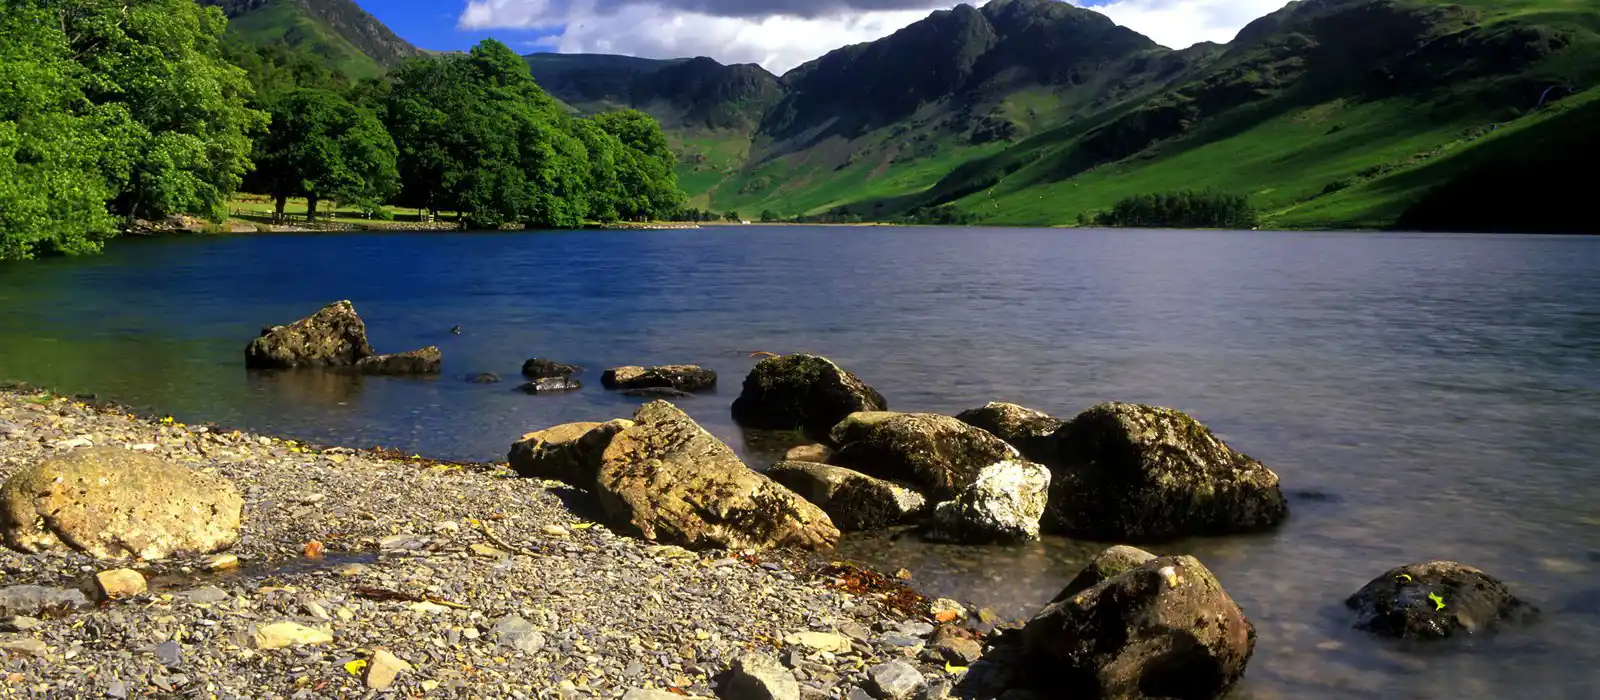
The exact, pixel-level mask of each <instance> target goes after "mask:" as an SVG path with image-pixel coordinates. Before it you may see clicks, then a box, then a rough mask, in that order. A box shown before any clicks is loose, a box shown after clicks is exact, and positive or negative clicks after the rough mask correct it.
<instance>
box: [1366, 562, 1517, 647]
mask: <svg viewBox="0 0 1600 700" xmlns="http://www.w3.org/2000/svg"><path fill="white" fill-rule="evenodd" d="M1345 605H1346V606H1348V607H1349V608H1350V609H1352V610H1354V611H1356V622H1355V626H1356V629H1361V630H1366V631H1369V632H1373V633H1375V634H1379V635H1382V636H1385V637H1394V638H1397V639H1417V640H1430V639H1445V638H1448V637H1453V636H1455V635H1456V634H1477V633H1481V632H1491V631H1494V630H1496V629H1499V628H1500V627H1502V626H1504V625H1506V624H1508V623H1516V622H1523V621H1528V620H1531V619H1533V618H1535V617H1537V616H1538V614H1539V610H1538V608H1536V607H1534V606H1533V605H1531V604H1529V603H1527V602H1526V601H1524V600H1522V599H1520V598H1518V597H1516V596H1514V595H1512V594H1511V590H1510V589H1508V588H1506V585H1505V584H1504V583H1501V582H1500V581H1499V580H1497V579H1495V578H1494V577H1492V576H1490V575H1488V574H1486V573H1484V572H1482V571H1479V570H1478V569H1475V568H1472V567H1470V566H1467V565H1466V564H1460V563H1457V562H1453V561H1430V562H1427V563H1424V564H1411V565H1409V566H1402V567H1398V568H1395V569H1390V570H1389V571H1388V572H1386V573H1384V574H1383V575H1382V576H1379V577H1377V578H1375V579H1373V580H1372V581H1371V582H1370V583H1368V584H1367V585H1366V586H1363V587H1362V588H1361V590H1359V591H1356V593H1355V594H1354V595H1352V596H1350V597H1349V599H1347V600H1345Z"/></svg>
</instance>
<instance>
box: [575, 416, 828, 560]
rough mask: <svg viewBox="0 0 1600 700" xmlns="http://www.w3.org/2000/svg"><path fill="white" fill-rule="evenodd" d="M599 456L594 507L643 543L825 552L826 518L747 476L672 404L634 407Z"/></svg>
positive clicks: (734, 458) (772, 485)
mask: <svg viewBox="0 0 1600 700" xmlns="http://www.w3.org/2000/svg"><path fill="white" fill-rule="evenodd" d="M633 420H634V423H635V425H634V426H633V427H630V428H627V429H625V430H623V431H621V432H619V433H617V434H616V435H615V436H613V437H612V438H611V444H609V445H608V446H607V447H606V449H605V452H604V454H603V455H602V457H601V462H600V472H599V478H598V479H597V482H598V493H599V496H600V503H601V505H602V506H603V507H604V509H605V511H606V513H607V514H608V516H609V517H610V518H611V519H612V520H613V521H614V522H616V523H617V524H619V525H621V526H624V527H627V528H629V529H632V530H635V531H637V532H638V533H640V534H641V535H643V536H644V538H645V539H648V540H652V541H657V542H662V543H665V544H676V545H681V546H684V547H691V548H697V547H698V548H705V547H717V548H726V549H746V548H758V549H759V548H769V547H799V548H804V549H829V548H832V547H833V546H834V545H835V544H837V543H838V541H839V530H838V529H837V528H835V527H834V526H833V522H832V521H831V520H829V519H828V515H827V513H824V512H822V510H821V509H819V508H817V507H816V506H814V505H812V504H810V503H808V502H806V500H805V499H803V498H801V497H800V496H798V495H796V494H795V493H794V492H793V491H790V490H789V489H786V488H784V487H783V486H782V485H780V484H778V482H776V481H773V480H771V479H769V478H767V477H765V476H763V475H761V474H757V473H756V472H754V471H751V469H750V468H749V467H746V466H745V465H744V463H743V462H741V461H739V457H738V456H737V455H735V454H734V452H733V450H731V449H729V448H728V446H727V445H724V444H723V443H722V441H721V440H718V439H717V438H715V437H713V436H712V435H711V433H708V432H706V431H705V430H704V429H703V428H701V427H700V426H699V425H698V424H696V423H695V422H694V420H693V419H691V418H689V416H688V415H685V414H684V412H683V411H681V410H679V409H678V407H676V406H673V405H672V404H670V403H668V402H666V401H653V402H651V403H648V404H645V405H644V406H641V407H639V411H638V412H637V413H636V414H634V419H633Z"/></svg>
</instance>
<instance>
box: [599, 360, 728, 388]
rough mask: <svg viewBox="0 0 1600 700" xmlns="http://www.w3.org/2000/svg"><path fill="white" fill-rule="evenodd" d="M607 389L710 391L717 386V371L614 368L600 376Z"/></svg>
mask: <svg viewBox="0 0 1600 700" xmlns="http://www.w3.org/2000/svg"><path fill="white" fill-rule="evenodd" d="M600 383H601V384H602V385H604V386H605V388H607V389H656V388H665V389H677V390H678V391H709V390H711V389H713V388H715V387H716V386H717V373H716V372H713V371H711V370H709V369H706V368H704V367H700V366H698V365H662V366H660V367H633V366H629V367H614V368H612V369H608V370H606V373H605V374H603V375H600Z"/></svg>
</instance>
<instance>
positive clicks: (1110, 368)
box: [0, 226, 1600, 698]
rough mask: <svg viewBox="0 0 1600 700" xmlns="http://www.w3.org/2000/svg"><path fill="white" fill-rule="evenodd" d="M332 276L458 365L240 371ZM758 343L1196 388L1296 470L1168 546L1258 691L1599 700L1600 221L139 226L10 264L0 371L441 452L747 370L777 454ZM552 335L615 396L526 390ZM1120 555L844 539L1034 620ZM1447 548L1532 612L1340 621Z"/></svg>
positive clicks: (1107, 384) (981, 397) (943, 365)
mask: <svg viewBox="0 0 1600 700" xmlns="http://www.w3.org/2000/svg"><path fill="white" fill-rule="evenodd" d="M341 298H348V299H351V300H353V301H354V302H355V304H356V306H357V308H358V309H359V310H360V311H361V314H362V316H363V317H364V318H365V319H366V321H367V324H368V328H369V330H370V332H371V336H372V339H373V343H374V345H375V346H377V347H378V349H379V350H380V351H398V350H405V349H410V348H413V347H418V346H421V345H428V344H438V345H440V346H441V347H442V348H443V350H444V353H445V368H446V376H444V377H442V378H440V379H437V380H404V379H374V378H366V379H361V378H349V377H341V376H337V375H324V374H317V373H290V374H276V375H273V374H251V373H247V372H245V371H244V369H243V368H242V364H243V363H242V350H243V347H244V345H245V344H246V343H247V342H248V341H249V340H250V339H251V338H252V337H253V336H255V335H256V334H257V332H258V330H259V328H260V327H261V326H262V325H264V324H275V323H284V322H288V321H292V320H294V319H296V318H299V317H301V316H304V315H306V314H307V313H310V312H311V311H313V310H315V309H316V308H317V307H319V306H320V305H322V304H323V303H326V302H328V301H331V300H334V299H341ZM454 325H460V326H462V327H463V329H464V330H465V332H464V333H463V334H462V335H460V336H453V335H451V334H450V333H449V331H448V329H449V328H450V327H451V326H454ZM757 350H762V351H770V352H779V353H787V352H796V351H813V352H818V353H821V354H825V355H828V356H829V357H832V358H834V359H835V360H837V361H838V362H840V363H841V364H843V365H844V366H846V367H848V368H850V369H852V370H854V371H855V372H856V373H857V374H859V375H860V376H861V377H862V378H863V379H865V380H866V381H868V382H869V383H871V384H873V385H874V386H875V387H877V388H878V389H879V390H880V391H882V392H883V393H884V395H885V396H887V397H888V399H889V402H890V404H891V407H892V408H895V409H898V410H923V411H937V412H954V411H959V410H962V409H965V408H970V407H973V406H978V405H982V404H983V403H985V402H987V401H991V400H1005V401H1013V402H1017V403H1021V404H1024V405H1027V406H1031V407H1034V408H1038V409H1041V410H1046V411H1049V412H1051V413H1054V414H1056V415H1060V416H1063V417H1066V416H1070V415H1072V414H1073V413H1075V412H1077V411H1079V410H1082V409H1083V408H1086V407H1088V406H1089V405H1092V404H1093V403H1095V402H1097V401H1102V400H1108V399H1116V400H1122V401H1138V402H1145V403H1156V404H1162V405H1168V406H1173V407H1176V408H1180V409H1183V410H1185V411H1188V412H1190V413H1191V414H1193V415H1194V416H1196V417H1197V418H1198V419H1200V420H1201V421H1203V422H1205V423H1207V424H1208V425H1210V426H1211V427H1212V428H1213V429H1215V430H1216V431H1217V432H1218V433H1220V434H1221V435H1222V436H1223V437H1224V439H1226V440H1227V441H1229V442H1230V444H1232V445H1234V446H1235V447H1236V448H1238V449H1240V450H1243V451H1245V452H1247V453H1249V454H1251V455H1252V456H1254V457H1256V458H1258V459H1260V460H1262V461H1263V462H1265V463H1266V464H1268V465H1269V466H1271V467H1273V468H1274V469H1275V470H1276V471H1277V472H1278V473H1279V475H1280V476H1281V477H1282V480H1283V483H1284V485H1285V489H1286V490H1287V491H1290V492H1294V493H1295V494H1297V495H1295V496H1293V497H1292V498H1291V503H1292V515H1291V518H1290V520H1289V521H1288V523H1287V524H1286V525H1285V526H1284V527H1283V528H1281V529H1280V530H1278V531H1277V532H1274V533H1271V534H1267V535H1260V536H1252V537H1234V538H1220V539H1209V540H1202V541H1191V542H1180V543H1174V544H1172V545H1169V546H1167V547H1164V548H1160V549H1161V551H1168V552H1191V553H1194V554H1196V555H1197V556H1199V557H1200V558H1201V559H1202V560H1203V561H1204V562H1206V564H1207V565H1208V566H1209V567H1211V568H1212V569H1213V570H1214V571H1216V573H1217V574H1218V576H1219V577H1220V579H1221V580H1222V582H1223V584H1224V585H1225V586H1226V587H1227V589H1228V591H1229V592H1230V593H1231V594H1232V595H1233V597H1234V598H1235V599H1237V600H1238V601H1239V603H1240V605H1241V606H1243V607H1244V609H1245V611H1246V613H1247V614H1248V615H1249V616H1250V618H1251V619H1252V620H1253V621H1254V622H1255V623H1256V625H1257V628H1258V632H1259V634H1260V638H1259V643H1258V646H1257V649H1256V655H1255V658H1254V659H1253V660H1252V662H1251V665H1250V670H1249V673H1248V674H1247V676H1246V680H1245V682H1244V683H1243V684H1242V686H1241V688H1240V689H1239V690H1238V691H1237V692H1236V695H1235V697H1244V698H1345V697H1357V698H1366V697H1371V698H1394V697H1408V698H1409V697H1416V698H1450V697H1472V698H1594V697H1600V506H1597V505H1596V504H1597V503H1600V485H1597V482H1596V479H1595V469H1596V463H1597V461H1600V238H1593V239H1585V238H1564V237H1531V236H1530V237H1522V236H1516V237H1512V236H1504V237H1501V236H1450V235H1399V234H1384V235H1373V234H1337V233H1316V234H1306V233H1298V234H1287V233H1268V232H1250V233H1247V232H1240V233H1216V232H1182V231H1138V232H1136V231H1046V230H965V231H963V230H938V229H901V230H895V229H867V230H863V229H808V228H798V227H785V228H763V227H758V226H750V227H739V228H737V229H711V230H705V231H672V232H607V233H597V232H580V233H548V234H482V235H460V234H454V235H440V234H343V235H281V236H276V235H275V236H248V237H216V238H212V237H191V238H173V239H157V240H130V241H118V242H116V243H113V244H112V245H111V246H110V250H109V252H108V254H107V255H105V256H103V257H98V258H89V259H82V260H47V261H42V262H36V263H29V264H25V265H9V266H0V378H7V379H22V380H27V381H31V382H36V383H40V384H44V385H48V386H52V387H55V388H58V389H62V390H67V391H85V392H95V393H98V394H99V395H101V396H103V397H107V398H113V399H116V400H119V401H123V402H126V403H129V404H133V405H136V406H149V407H154V408H158V409H160V410H161V411H163V412H169V413H172V414H174V415H176V416H177V417H178V418H179V419H180V420H184V421H187V422H205V421H214V422H219V423H223V424H225V425H231V426H238V427H245V428H250V429H255V430H261V431H268V432H274V433H280V434H285V435H289V436H293V437H297V438H301V439H310V440H316V441H322V442H326V443H333V444H347V445H357V446H371V445H374V444H382V445H384V446H394V447H399V448H401V449H404V450H406V451H408V452H410V451H418V452H423V453H426V454H429V455H431V456H437V457H441V458H459V459H499V458H503V456H504V454H505V450H506V448H507V447H508V446H509V445H510V443H511V442H512V440H514V439H515V438H516V437H517V436H518V435H520V434H522V433H523V432H526V431H528V430H532V429H537V428H541V427H545V426H548V425H552V424H555V423H562V422H567V421H573V420H604V419H607V418H611V417H616V416H621V415H627V414H629V413H631V411H632V407H633V406H634V405H637V404H638V403H640V401H638V400H634V399H627V398H624V397H621V396H618V395H615V394H610V393H607V392H604V391H602V390H600V388H599V387H598V383H599V382H598V379H599V370H600V369H603V368H605V367H608V366H615V365H621V364H664V363H678V362H693V363H699V364H703V365H706V366H708V367H711V368H712V369H715V370H717V371H718V372H719V373H721V375H722V381H723V385H722V387H721V389H720V390H719V391H717V392H716V393H713V394H709V395H703V396H698V397H695V398H691V399H686V400H684V401H682V402H680V405H681V406H682V407H683V408H684V409H685V410H687V411H689V412H690V414H691V415H693V416H694V417H695V418H696V419H697V420H699V421H701V422H702V423H703V424H704V425H706V427H707V428H708V429H710V430H712V431H713V432H715V433H717V434H718V435H719V436H721V437H723V438H724V439H726V440H728V441H729V443H730V444H732V445H734V446H735V448H737V449H740V450H741V451H743V452H744V453H745V454H746V455H747V456H748V457H750V459H751V461H752V462H758V463H759V462H760V461H763V460H765V459H768V458H769V457H770V454H771V452H772V450H771V449H770V448H766V447H763V446H761V445H758V444H756V443H755V442H754V441H753V440H752V441H750V442H748V443H747V441H746V437H745V436H744V435H743V434H742V433H741V432H740V431H739V430H738V429H737V428H736V427H735V426H734V425H733V424H732V421H731V420H730V419H729V417H728V404H729V403H730V402H731V401H732V399H733V397H734V396H736V395H737V393H738V388H739V382H740V380H741V379H742V377H743V376H744V373H745V372H747V371H748V370H749V368H750V367H751V366H753V365H754V363H755V361H756V360H755V359H754V358H750V357H749V356H748V355H749V353H750V352H753V351H757ZM533 356H539V357H548V358H553V359H557V360H562V361H566V362H575V363H578V364H581V365H584V366H586V367H589V368H590V369H591V371H590V372H589V373H588V374H586V375H585V377H584V378H585V379H586V380H587V381H588V382H589V383H590V384H592V385H594V386H591V387H588V388H586V389H585V390H583V391H581V392H578V393H574V394H568V395H561V396H526V395H522V394H518V393H516V392H515V391H514V387H515V386H516V383H517V382H516V381H515V379H516V375H517V371H518V368H519V367H520V366H521V362H522V360H523V359H525V358H527V357H533ZM477 372H495V373H498V374H500V375H501V376H502V377H504V378H505V379H506V382H504V383H501V384H496V385H474V384H468V383H466V382H465V381H463V380H464V378H465V377H466V376H468V375H470V374H474V373H477ZM1098 548H1099V545H1094V544H1087V543H1072V542H1068V541H1065V540H1047V541H1046V542H1042V543H1039V544H1036V545H1030V546H1025V547H1016V548H962V547H942V546H931V545H926V544H922V543H919V542H916V541H915V540H914V539H913V538H901V539H898V540H894V539H891V538H888V537H861V538H854V539H852V540H850V541H848V542H847V543H846V544H845V545H844V547H843V555H844V556H848V557H852V558H857V559H861V560H864V561H867V562H869V563H873V564H877V565H880V566H883V567H885V568H890V569H894V568H901V567H905V568H908V569H910V570H912V572H913V573H914V574H915V581H916V582H917V583H918V585H920V586H921V587H922V588H924V589H925V590H927V591H929V592H932V593H935V594H940V595H949V596H952V597H957V598H961V599H964V600H968V601H971V602H975V603H979V604H982V605H986V606H990V607H993V608H995V609H996V610H997V611H999V612H1001V613H1002V614H1006V615H1012V616H1022V615H1026V614H1028V613H1029V612H1031V611H1032V610H1034V609H1036V608H1037V607H1038V606H1039V605H1040V604H1041V603H1042V602H1044V601H1046V600H1048V599H1049V598H1050V597H1052V596H1053V595H1054V594H1055V592H1056V591H1057V590H1058V589H1059V588H1060V587H1061V586H1062V585H1064V584H1065V582H1066V581H1067V580H1068V579H1070V578H1071V576H1072V575H1073V573H1075V571H1076V569H1077V567H1079V566H1080V565H1081V564H1082V563H1083V562H1084V561H1085V560H1086V559H1087V558H1088V557H1089V556H1091V555H1092V554H1093V553H1094V552H1095V551H1097V550H1098ZM1436 558H1443V559H1460V560H1463V561H1467V562H1469V563H1472V564H1474V565H1477V566H1479V567H1481V568H1484V569H1486V570H1488V571H1490V572H1491V573H1494V574H1496V575H1498V576H1500V577H1502V578H1504V579H1506V580H1507V581H1508V583H1510V584H1511V585H1512V586H1513V588H1514V589H1515V590H1517V591H1518V592H1520V593H1522V594H1524V595H1525V596H1526V597H1528V598H1530V599H1532V600H1533V601H1535V602H1536V603H1538V604H1539V605H1540V606H1541V607H1543V608H1544V609H1545V611H1546V615H1545V618H1544V620H1543V621H1542V622H1541V623H1540V624H1538V625H1536V626H1534V627H1531V628H1528V629H1524V630H1517V631H1515V632H1512V633H1510V634H1506V635H1502V636H1500V637H1499V638H1496V639H1484V640H1474V642H1473V643H1470V644H1466V645H1451V646H1450V647H1448V648H1425V649H1408V648H1405V647H1402V646H1398V645H1393V644H1388V643H1381V642H1379V641H1377V640H1374V639H1369V638H1367V637H1365V636H1364V635H1362V634H1360V633H1356V632H1354V631H1352V630H1349V629H1348V625H1349V618H1348V616H1347V615H1346V614H1345V612H1344V611H1343V609H1342V608H1341V606H1340V601H1342V599H1343V598H1344V597H1345V596H1346V595H1348V594H1350V593H1352V592H1354V591H1355V590H1356V589H1358V588H1360V587H1361V586H1362V585H1363V584H1365V583H1366V582H1367V581H1368V580H1369V579H1371V578H1373V577H1374V576H1377V575H1378V574H1381V573H1382V572H1383V571H1385V570H1386V569H1388V568H1390V567H1392V566H1395V565H1399V564H1403V563H1408V562H1414V561H1422V560H1427V559H1436Z"/></svg>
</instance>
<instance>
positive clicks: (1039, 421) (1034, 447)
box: [956, 401, 1065, 464]
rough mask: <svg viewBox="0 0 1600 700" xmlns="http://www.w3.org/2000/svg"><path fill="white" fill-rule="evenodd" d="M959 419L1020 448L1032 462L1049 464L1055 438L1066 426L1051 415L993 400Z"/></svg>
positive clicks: (1052, 456)
mask: <svg viewBox="0 0 1600 700" xmlns="http://www.w3.org/2000/svg"><path fill="white" fill-rule="evenodd" d="M956 420H959V421H961V422H963V423H966V424H967V425H970V426H973V427H975V428H981V429H983V430H986V431H988V432H989V433H991V434H993V435H994V436H995V437H997V438H1000V439H1001V440H1005V441H1006V442H1007V443H1009V444H1010V445H1011V446H1012V447H1015V448H1017V450H1018V451H1020V452H1021V453H1022V456H1024V457H1027V458H1028V459H1029V460H1032V461H1034V462H1039V463H1042V464H1047V463H1049V462H1051V461H1052V460H1053V458H1054V456H1055V441H1054V439H1053V438H1052V435H1054V434H1055V432H1056V431H1057V430H1060V429H1061V426H1062V425H1065V423H1064V422H1063V421H1061V420H1059V419H1057V418H1055V417H1053V416H1051V415H1049V414H1047V413H1043V412H1041V411H1035V410H1033V409H1031V408H1025V407H1022V406H1018V405H1016V404H1014V403H1001V402H998V401H993V402H990V403H988V404H987V405H985V406H983V407H982V408H974V409H970V410H966V411H962V412H960V413H957V414H956Z"/></svg>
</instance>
